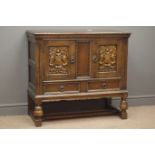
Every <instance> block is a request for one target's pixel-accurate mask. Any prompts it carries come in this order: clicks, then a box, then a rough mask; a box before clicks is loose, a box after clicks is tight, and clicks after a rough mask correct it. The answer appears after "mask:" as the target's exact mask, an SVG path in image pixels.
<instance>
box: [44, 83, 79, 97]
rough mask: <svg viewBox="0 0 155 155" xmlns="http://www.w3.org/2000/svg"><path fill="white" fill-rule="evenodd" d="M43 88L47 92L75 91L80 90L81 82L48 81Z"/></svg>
mask: <svg viewBox="0 0 155 155" xmlns="http://www.w3.org/2000/svg"><path fill="white" fill-rule="evenodd" d="M43 90H44V93H45V94H54V93H75V92H79V90H80V84H79V83H78V82H67V83H66V82H64V83H63V82H62V83H46V84H44V89H43Z"/></svg>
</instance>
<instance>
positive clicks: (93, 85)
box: [88, 80, 120, 91]
mask: <svg viewBox="0 0 155 155" xmlns="http://www.w3.org/2000/svg"><path fill="white" fill-rule="evenodd" d="M113 89H115V90H116V89H120V81H119V80H103V81H91V82H88V91H104V90H113Z"/></svg>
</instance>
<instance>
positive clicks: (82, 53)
mask: <svg viewBox="0 0 155 155" xmlns="http://www.w3.org/2000/svg"><path fill="white" fill-rule="evenodd" d="M89 57H90V42H88V41H87V42H79V43H78V52H77V59H78V60H77V76H89Z"/></svg>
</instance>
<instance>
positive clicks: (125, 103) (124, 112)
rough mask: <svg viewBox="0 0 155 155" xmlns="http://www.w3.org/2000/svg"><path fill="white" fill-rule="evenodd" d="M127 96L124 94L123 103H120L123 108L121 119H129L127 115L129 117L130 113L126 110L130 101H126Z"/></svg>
mask: <svg viewBox="0 0 155 155" xmlns="http://www.w3.org/2000/svg"><path fill="white" fill-rule="evenodd" d="M126 98H127V95H123V96H122V97H121V103H120V109H121V112H120V117H121V119H127V117H128V114H127V112H126V110H127V109H128V103H127V101H126Z"/></svg>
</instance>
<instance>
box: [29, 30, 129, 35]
mask: <svg viewBox="0 0 155 155" xmlns="http://www.w3.org/2000/svg"><path fill="white" fill-rule="evenodd" d="M27 34H32V35H54V34H55V35H59V34H71V35H75V34H81V35H82V34H113V35H130V33H129V32H123V31H108V30H93V29H87V30H80V31H77V30H75V31H73V30H28V31H27Z"/></svg>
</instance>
